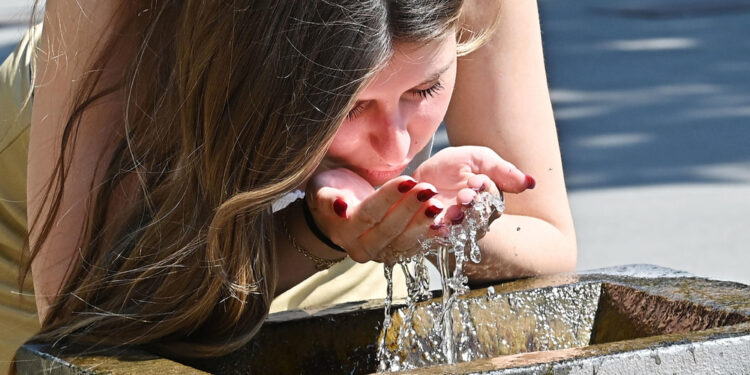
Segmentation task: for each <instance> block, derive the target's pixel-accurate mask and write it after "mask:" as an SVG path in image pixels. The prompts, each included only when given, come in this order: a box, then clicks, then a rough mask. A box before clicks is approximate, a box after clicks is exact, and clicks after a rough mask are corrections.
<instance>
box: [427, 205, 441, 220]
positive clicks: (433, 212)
mask: <svg viewBox="0 0 750 375" xmlns="http://www.w3.org/2000/svg"><path fill="white" fill-rule="evenodd" d="M441 212H443V208H442V207H438V206H430V207H427V209H426V210H424V214H425V215H427V217H430V218H434V217H435V216H437V215H438V214H440V213H441Z"/></svg>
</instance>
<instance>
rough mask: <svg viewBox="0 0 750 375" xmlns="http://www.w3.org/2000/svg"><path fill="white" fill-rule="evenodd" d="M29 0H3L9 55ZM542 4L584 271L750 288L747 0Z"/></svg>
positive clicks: (1, 24)
mask: <svg viewBox="0 0 750 375" xmlns="http://www.w3.org/2000/svg"><path fill="white" fill-rule="evenodd" d="M30 3H31V2H30V1H29V0H3V1H2V4H0V58H4V57H5V56H6V55H7V54H8V53H9V52H10V51H11V50H12V48H13V45H14V44H15V43H17V41H18V39H19V38H20V35H21V32H22V31H23V30H24V29H25V27H26V24H27V22H28V16H27V15H26V13H25V9H26V8H28V6H29V4H30ZM539 3H540V8H541V11H542V27H543V32H544V42H545V51H546V57H547V69H548V72H549V81H550V87H551V93H552V99H553V104H554V106H555V113H556V118H557V124H558V128H559V133H560V142H561V146H562V152H563V160H564V163H565V168H566V175H567V185H568V189H569V192H570V200H571V206H572V210H573V215H574V218H575V221H576V227H577V232H578V240H579V269H591V268H600V267H605V266H610V265H619V264H628V263H652V264H658V265H660V266H665V267H671V268H676V269H681V270H686V271H689V272H691V273H694V274H697V275H701V276H709V277H712V278H717V279H726V280H734V281H741V282H744V283H749V284H750V218H749V217H748V216H750V39H748V38H747V32H748V30H750V5H749V4H748V3H747V2H746V1H740V0H620V1H617V2H602V1H600V0H540V1H539ZM441 139H443V140H444V139H445V137H444V134H443V135H439V136H438V141H440V140H441ZM442 145H445V143H443V144H442ZM439 146H440V145H439Z"/></svg>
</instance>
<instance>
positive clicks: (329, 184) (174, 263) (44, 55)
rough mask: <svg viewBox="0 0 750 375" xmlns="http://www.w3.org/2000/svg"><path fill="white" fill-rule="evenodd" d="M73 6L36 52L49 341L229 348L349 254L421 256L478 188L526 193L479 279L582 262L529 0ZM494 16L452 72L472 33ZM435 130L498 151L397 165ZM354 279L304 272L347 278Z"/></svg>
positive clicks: (38, 243) (34, 189)
mask: <svg viewBox="0 0 750 375" xmlns="http://www.w3.org/2000/svg"><path fill="white" fill-rule="evenodd" d="M77 3H78V5H80V6H79V7H67V6H65V5H64V4H61V3H60V2H57V1H48V2H47V9H46V16H45V23H44V32H43V35H42V38H41V41H40V47H39V51H40V53H39V57H38V59H39V60H38V67H37V77H36V86H35V92H34V106H33V113H32V119H31V134H30V138H29V139H30V143H29V153H28V155H29V158H28V171H29V174H28V188H27V192H28V212H29V224H30V225H29V227H30V229H29V247H30V249H31V254H32V258H33V262H32V263H31V270H32V274H33V276H34V287H35V293H36V296H37V307H38V311H39V316H40V320H41V321H42V329H41V331H40V333H39V334H37V336H36V338H37V339H39V340H45V341H55V340H58V339H60V338H63V337H64V338H65V339H66V341H67V342H75V343H84V344H89V345H146V346H147V347H148V348H149V349H150V350H153V351H156V352H160V353H164V354H167V355H171V356H190V357H196V356H211V355H218V354H222V353H226V352H228V351H231V350H233V349H235V348H237V347H238V346H240V345H242V344H244V343H245V342H247V340H249V339H250V338H251V337H252V335H253V334H254V333H255V332H256V330H257V328H258V327H259V325H260V323H261V322H262V320H263V318H264V317H265V315H266V314H267V313H268V311H269V308H270V305H271V301H272V300H273V299H274V296H276V295H279V294H280V296H279V298H277V300H282V299H283V297H284V296H285V295H288V293H290V292H293V291H294V289H291V290H288V289H290V288H292V287H293V286H294V285H297V284H299V285H298V287H299V286H304V287H303V289H304V288H306V287H311V288H316V289H317V285H318V284H316V283H314V282H313V283H309V282H308V280H310V279H309V278H308V277H309V276H310V275H313V274H314V273H315V272H316V271H317V269H319V268H323V267H321V266H327V265H329V263H333V262H335V261H338V260H340V259H341V257H342V255H343V254H342V253H340V252H338V250H341V249H338V248H343V249H345V250H344V251H345V252H346V253H347V254H348V255H349V256H351V258H352V259H354V260H355V261H357V262H367V261H370V260H375V261H389V260H391V259H392V258H393V255H394V253H409V252H413V251H414V250H413V249H414V246H413V245H414V244H415V242H416V238H417V237H418V236H420V235H434V234H436V233H437V232H439V231H440V226H441V225H450V223H451V222H452V221H457V220H460V217H457V216H456V213H457V210H455V206H456V205H459V204H466V203H469V202H470V201H471V200H472V199H473V195H474V190H475V189H476V190H479V189H482V188H484V189H488V190H490V191H495V189H496V187H499V188H500V189H501V190H503V191H506V192H510V193H521V192H523V193H522V194H518V195H514V194H508V195H507V196H506V201H507V207H508V208H507V210H506V215H505V217H503V219H502V220H498V221H496V222H494V223H493V224H492V227H491V231H490V232H489V234H488V235H487V236H486V237H485V238H484V239H483V241H482V242H481V243H480V244H481V246H482V250H483V252H484V261H483V263H482V264H480V265H479V266H478V267H473V268H471V269H467V272H468V273H469V275H470V277H471V278H472V279H473V280H489V279H501V278H509V277H519V276H526V275H533V274H539V273H550V272H557V271H564V270H570V269H572V268H573V265H574V264H575V236H574V233H573V227H572V221H571V219H570V213H569V209H568V207H567V198H566V196H565V189H564V184H563V179H562V168H561V163H560V157H559V151H558V146H557V142H556V134H555V130H554V123H553V120H552V114H551V106H550V103H549V97H548V93H547V88H546V82H545V77H544V68H543V59H542V55H541V42H540V37H539V28H538V27H539V26H538V20H537V11H536V6H535V4H533V3H530V2H528V1H524V0H515V1H505V2H503V3H502V4H503V6H502V7H500V5H499V2H498V3H497V4H493V5H492V7H494V8H495V9H484V8H480V7H479V6H478V4H474V3H469V4H466V5H465V6H464V5H463V4H462V2H461V1H455V0H453V1H451V0H444V1H434V0H430V1H418V0H411V1H407V0H403V1H383V0H372V1H351V2H349V1H337V2H328V1H325V2H324V1H320V2H318V1H285V2H276V1H216V2H205V1H181V2H177V1H174V2H147V1H143V2H122V4H118V3H119V2H114V1H113V2H99V1H95V0H91V1H78V2H77ZM483 4H484V3H483ZM459 16H460V18H459ZM498 17H499V18H498ZM495 19H499V21H500V22H499V23H498V25H497V27H496V28H495V29H494V31H493V32H492V34H489V36H491V38H489V40H488V41H487V43H486V44H485V45H484V47H482V48H481V49H479V50H477V51H475V52H473V53H472V54H470V55H468V56H466V59H465V60H462V61H461V62H460V63H458V62H457V55H458V54H460V53H461V52H462V50H463V49H465V48H467V47H469V46H467V43H466V42H467V40H471V38H467V37H466V33H462V32H461V31H465V30H481V29H482V28H486V27H488V25H491V24H493V23H494V20H495ZM457 39H458V41H459V43H458V44H457V43H456V40H457ZM469 44H470V43H469ZM456 77H457V78H456ZM454 86H455V89H454ZM452 92H453V97H452V99H451V93H452ZM480 111H481V113H480ZM443 117H445V121H446V126H447V128H448V134H449V138H450V140H451V144H452V145H454V146H460V145H477V146H485V147H457V148H450V149H447V150H445V151H443V152H441V153H438V154H437V155H435V156H434V157H433V158H431V159H429V160H428V161H426V162H425V163H423V164H422V165H421V166H420V167H419V168H418V169H417V170H416V171H415V172H414V174H413V177H414V179H413V180H412V179H410V178H408V177H403V176H399V175H400V174H401V173H402V171H403V169H404V168H405V167H406V164H408V163H409V162H410V161H412V160H414V159H416V158H417V155H418V153H419V151H420V150H421V149H423V148H424V147H425V146H427V144H428V143H430V139H431V137H432V134H433V133H434V131H435V129H436V128H437V126H438V124H439V123H440V120H441V119H442V118H443ZM498 154H500V155H502V156H503V158H504V159H501V158H500V157H499V156H498ZM506 160H507V161H506ZM508 161H510V162H512V163H513V164H511V163H509V162H508ZM514 165H515V166H514ZM516 166H518V167H519V168H520V169H519V168H516ZM521 170H523V171H524V172H521ZM526 173H528V174H530V175H534V176H535V177H536V179H537V180H538V181H539V183H538V184H536V182H535V180H534V178H531V177H530V176H529V175H527V174H526ZM534 185H537V186H536V188H535V189H534V190H533V191H532V190H529V191H524V190H526V189H528V188H534ZM298 188H303V189H305V191H306V198H305V202H306V204H307V205H308V208H309V211H310V217H309V218H308V220H305V218H304V216H305V215H304V214H303V213H302V212H303V211H304V205H303V204H299V203H296V204H292V205H290V206H288V207H286V208H284V209H281V210H278V211H276V212H274V211H273V210H272V209H271V206H272V204H273V203H274V202H276V201H278V200H279V199H280V198H282V197H284V196H285V195H287V194H288V193H289V192H290V191H293V190H295V189H298ZM452 207H453V209H451V208H452ZM325 260H330V262H326V261H325ZM367 264H372V262H369V263H367ZM316 266H317V268H316ZM347 267H349V268H352V269H353V268H354V266H353V263H352V262H349V263H347V262H346V261H344V262H341V263H338V264H337V265H336V266H334V267H333V268H332V269H331V270H329V271H327V272H321V273H318V274H316V275H315V276H313V278H315V277H318V276H319V275H321V274H328V275H330V277H331V278H333V276H335V275H340V276H338V277H336V279H351V278H352V277H351V276H350V274H348V273H347V272H348V269H345V268H347ZM334 269H336V272H331V271H334ZM367 270H368V271H367V272H365V273H366V274H367V275H370V274H373V272H372V271H371V269H369V268H368V269H367ZM377 276H380V275H377ZM323 278H325V276H324V277H323ZM305 279H308V280H305ZM302 280H305V281H304V282H302V283H300V282H301V281H302ZM354 282H355V283H356V284H367V281H362V279H357V280H354ZM306 283H307V284H306ZM298 287H295V288H298ZM308 289H309V288H308ZM320 289H324V287H321V288H320ZM287 290H288V291H287ZM284 291H287V293H283V292H284ZM282 293H283V294H282ZM295 293H297V294H294V295H295V296H299V295H300V293H302V292H300V291H299V290H298V291H296V292H295ZM303 294H304V293H303ZM295 298H296V297H292V298H291V299H295ZM285 303H286V306H285V307H290V306H295V303H294V302H293V301H290V300H289V299H287V301H286V302H285ZM298 305H299V303H297V304H296V306H298Z"/></svg>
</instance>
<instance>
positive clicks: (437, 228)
mask: <svg viewBox="0 0 750 375" xmlns="http://www.w3.org/2000/svg"><path fill="white" fill-rule="evenodd" d="M442 227H443V224H440V223H432V224H430V229H432V230H440V228H442Z"/></svg>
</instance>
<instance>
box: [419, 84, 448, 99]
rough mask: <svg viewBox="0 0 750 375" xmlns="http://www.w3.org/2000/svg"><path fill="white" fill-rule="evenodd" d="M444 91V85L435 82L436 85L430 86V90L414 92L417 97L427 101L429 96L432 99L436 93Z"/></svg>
mask: <svg viewBox="0 0 750 375" xmlns="http://www.w3.org/2000/svg"><path fill="white" fill-rule="evenodd" d="M442 89H443V83H442V82H440V81H437V82H435V84H434V85H432V86H430V87H429V88H426V89H424V90H415V91H412V92H413V93H414V95H417V96H419V97H421V98H422V99H427V96H429V97H430V98H432V97H433V96H435V93H437V92H438V91H440V90H442Z"/></svg>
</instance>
